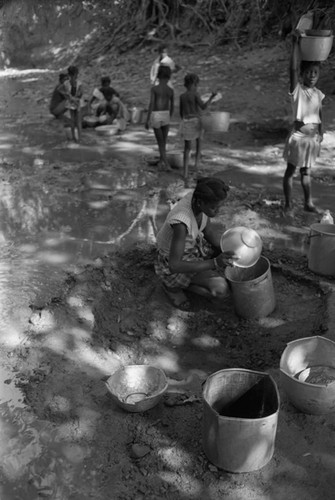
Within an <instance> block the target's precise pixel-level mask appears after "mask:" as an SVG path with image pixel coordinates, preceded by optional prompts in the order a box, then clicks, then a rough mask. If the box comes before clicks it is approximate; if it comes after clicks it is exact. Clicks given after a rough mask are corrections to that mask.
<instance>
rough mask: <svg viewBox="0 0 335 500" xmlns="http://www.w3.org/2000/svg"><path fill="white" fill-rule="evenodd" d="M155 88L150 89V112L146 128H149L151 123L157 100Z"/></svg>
mask: <svg viewBox="0 0 335 500" xmlns="http://www.w3.org/2000/svg"><path fill="white" fill-rule="evenodd" d="M154 88H155V87H152V89H151V91H150V103H149V109H148V114H147V121H146V122H145V128H146V129H147V130H148V129H149V124H150V116H151V113H152V110H153V107H154V102H155V92H154Z"/></svg>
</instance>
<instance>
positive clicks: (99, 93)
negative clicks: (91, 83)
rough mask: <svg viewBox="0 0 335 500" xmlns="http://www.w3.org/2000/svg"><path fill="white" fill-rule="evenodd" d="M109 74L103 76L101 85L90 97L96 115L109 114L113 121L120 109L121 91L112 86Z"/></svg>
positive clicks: (110, 119)
mask: <svg viewBox="0 0 335 500" xmlns="http://www.w3.org/2000/svg"><path fill="white" fill-rule="evenodd" d="M110 84H111V79H110V78H109V76H103V77H102V78H101V87H100V88H95V89H94V91H93V94H92V97H91V99H90V102H89V105H90V107H91V109H92V110H93V112H94V114H95V115H96V116H101V115H109V120H108V121H110V122H112V121H113V120H114V119H115V118H116V117H117V116H118V113H119V111H120V99H119V93H118V92H117V91H116V90H115V89H113V87H111V86H110Z"/></svg>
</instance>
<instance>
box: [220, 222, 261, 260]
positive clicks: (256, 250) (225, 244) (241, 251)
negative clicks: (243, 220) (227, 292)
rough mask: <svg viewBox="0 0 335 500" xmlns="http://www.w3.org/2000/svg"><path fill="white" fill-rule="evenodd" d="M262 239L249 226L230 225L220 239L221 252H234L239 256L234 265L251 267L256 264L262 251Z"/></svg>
mask: <svg viewBox="0 0 335 500" xmlns="http://www.w3.org/2000/svg"><path fill="white" fill-rule="evenodd" d="M262 246H263V244H262V240H261V237H260V236H259V234H258V233H257V232H256V231H255V230H254V229H251V228H248V227H244V226H238V227H232V228H231V229H228V230H227V231H225V232H224V233H223V235H222V236H221V240H220V247H221V251H222V252H228V251H231V252H234V253H235V255H237V256H238V257H239V258H238V260H237V261H235V263H234V265H235V266H236V267H251V266H253V265H255V264H256V262H257V261H258V259H259V258H260V255H261V252H262Z"/></svg>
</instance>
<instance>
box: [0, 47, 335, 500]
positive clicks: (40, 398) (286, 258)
mask: <svg viewBox="0 0 335 500" xmlns="http://www.w3.org/2000/svg"><path fill="white" fill-rule="evenodd" d="M153 56H154V54H150V53H146V52H143V51H142V52H139V53H134V54H132V55H130V56H129V58H128V60H127V61H126V62H125V61H123V60H121V59H120V60H118V61H117V60H116V58H115V57H113V56H110V57H109V58H108V57H106V58H105V59H103V58H102V59H100V60H99V61H92V62H91V67H89V68H87V70H86V71H85V72H84V80H85V83H86V84H87V86H89V87H90V88H91V87H92V86H93V82H96V79H97V78H98V76H99V75H101V74H103V73H104V72H107V73H110V74H111V76H112V81H113V85H114V86H115V87H116V88H120V90H121V89H122V92H123V94H124V98H125V100H126V101H127V102H128V104H129V105H131V104H133V105H137V106H144V107H145V106H146V105H147V101H148V92H149V84H148V74H149V68H150V62H151V60H152V57H153ZM173 56H174V57H175V59H176V60H178V62H179V63H180V64H181V65H182V67H183V70H182V71H181V73H180V74H178V75H177V82H176V86H175V88H176V94H177V95H178V93H180V92H181V91H182V74H184V72H186V71H188V70H193V71H196V72H198V73H199V74H200V77H201V90H202V91H203V93H206V92H208V91H210V90H211V89H215V90H218V91H221V92H222V93H223V99H222V101H219V102H218V103H217V104H216V105H215V106H213V109H222V110H225V111H229V112H231V114H232V122H231V127H230V130H229V132H228V133H227V134H225V135H224V136H222V135H221V136H211V137H207V138H206V139H205V144H204V151H203V153H204V159H203V166H202V168H203V172H204V173H205V174H207V175H211V174H215V175H219V176H221V177H222V178H224V179H226V180H227V181H228V182H229V183H230V185H231V187H232V189H231V192H230V197H229V200H228V202H227V207H226V211H225V215H224V216H222V217H221V218H218V220H216V221H215V222H216V223H217V225H218V231H222V230H223V228H224V227H231V226H233V225H238V224H246V225H249V226H250V227H253V228H255V229H256V230H257V231H259V233H260V234H261V236H262V238H263V242H264V252H263V254H264V256H266V257H267V258H269V260H270V261H271V263H272V264H273V267H272V278H271V279H272V281H273V285H274V290H275V297H276V309H275V311H274V312H273V313H271V314H270V315H269V316H268V317H266V318H262V319H259V320H244V319H241V318H239V317H238V316H237V315H236V314H235V312H234V303H233V300H232V298H231V297H230V298H228V299H227V300H225V301H223V302H220V301H215V300H213V301H208V300H206V299H203V298H201V297H197V296H194V295H190V299H191V304H192V305H191V308H190V310H189V311H181V310H178V309H176V308H174V307H173V306H172V305H171V304H170V303H169V301H168V299H167V297H166V296H165V294H164V292H163V290H162V289H161V286H160V284H159V282H158V281H157V278H156V277H155V274H154V269H153V262H154V258H155V247H154V244H152V243H150V242H149V243H148V242H141V241H140V242H139V243H138V244H136V245H133V246H131V247H130V248H127V249H125V248H122V246H111V251H110V252H108V254H105V255H101V258H98V259H96V261H95V262H94V263H93V264H91V265H89V266H87V267H86V268H83V269H81V270H80V271H78V273H76V274H72V275H69V277H68V279H67V281H66V283H64V287H63V292H62V293H61V294H57V295H56V296H55V297H54V298H53V299H52V300H50V301H48V303H46V304H37V305H35V306H36V307H35V308H34V310H33V312H32V314H31V316H30V318H29V322H28V323H27V328H26V330H25V331H24V332H22V343H21V345H20V347H17V348H15V350H14V351H11V352H9V351H8V353H7V354H8V356H9V354H10V357H9V358H7V363H10V365H11V368H12V369H13V371H14V372H15V376H14V377H13V383H15V384H16V385H17V386H19V387H21V389H22V392H23V394H24V398H25V399H24V401H25V404H26V405H27V411H25V412H24V413H22V414H20V419H22V421H23V422H24V423H25V424H26V427H25V428H26V429H27V430H26V431H25V430H23V432H22V435H21V438H22V439H23V440H24V439H27V440H29V437H31V434H29V433H31V427H29V425H30V426H31V425H32V424H31V422H38V425H37V424H36V423H35V424H33V425H34V426H35V428H38V429H39V435H38V438H35V439H36V440H37V443H38V447H39V450H38V451H37V452H36V456H37V457H38V458H37V459H36V457H35V458H34V460H31V461H30V460H29V457H27V461H26V467H25V470H24V471H23V472H22V475H21V480H22V481H21V480H20V482H16V484H15V485H14V483H15V474H14V473H13V470H14V472H15V465H13V464H11V467H9V466H8V465H7V466H6V464H5V465H4V466H3V467H2V472H1V477H2V480H3V484H4V485H5V486H4V489H3V492H4V493H3V494H4V496H3V498H20V499H35V498H39V497H49V498H55V499H60V500H64V499H71V500H76V499H78V500H79V499H80V500H82V499H83V498H85V499H86V498H94V499H96V500H100V499H101V500H105V499H113V500H114V499H115V500H123V499H125V500H128V499H129V500H132V499H138V500H139V499H159V498H166V499H171V500H175V499H176V500H178V499H184V500H186V499H189V500H191V499H197V500H204V499H209V500H217V499H219V498H225V499H227V500H253V499H255V500H256V499H257V500H268V499H271V500H281V499H283V498H285V499H287V500H291V499H292V500H293V499H297V498H298V499H299V498H301V499H302V498H303V499H306V500H317V499H319V498H324V499H329V500H330V499H331V498H333V492H334V487H335V479H334V474H333V471H334V458H333V456H334V440H333V439H332V436H333V435H334V431H335V417H334V414H330V415H322V416H312V415H306V414H303V413H300V412H298V411H297V410H296V409H295V408H294V407H293V406H292V405H291V404H290V403H289V402H288V401H287V399H286V396H285V394H283V392H282V390H281V386H280V380H279V361H280V356H281V354H282V352H283V350H284V348H285V346H286V344H287V343H288V342H290V341H292V340H294V339H297V338H301V337H308V336H311V335H327V334H328V333H329V332H328V328H329V327H328V324H327V322H326V317H327V316H326V307H327V299H328V295H329V288H327V287H325V285H324V283H323V285H322V283H320V280H319V279H318V277H316V276H315V275H313V273H311V272H310V271H309V270H308V266H307V257H306V248H307V247H306V241H305V239H304V237H305V236H306V235H307V234H308V228H309V226H310V224H312V223H313V222H317V221H318V218H317V217H316V216H315V215H310V214H305V213H303V211H302V201H301V193H300V190H299V185H298V184H297V187H296V194H297V197H296V200H297V201H296V211H295V216H294V218H292V219H287V218H285V217H284V216H283V214H282V212H281V210H280V206H279V205H278V202H280V200H281V178H282V174H283V171H284V168H285V165H284V164H283V161H282V159H281V153H282V148H283V144H284V141H285V137H286V134H287V130H288V125H289V103H288V100H287V99H286V93H287V71H286V70H287V47H286V46H285V44H284V43H283V44H281V45H280V44H278V45H276V46H264V47H261V48H257V49H254V50H250V51H249V50H248V51H244V52H237V51H236V49H234V50H233V49H230V48H227V49H226V48H223V49H222V51H221V52H220V53H216V54H208V53H207V52H206V49H203V50H202V51H199V52H198V53H193V52H189V53H178V54H173ZM331 71H332V61H330V62H327V63H325V76H324V77H323V80H321V83H320V87H321V88H322V89H323V90H325V91H326V93H328V94H330V97H329V98H328V109H327V111H326V118H328V123H329V125H328V132H327V134H326V137H325V146H324V152H323V156H322V157H321V159H320V162H319V165H318V168H317V169H316V172H315V180H314V183H315V196H316V198H317V200H318V201H320V204H321V206H322V207H323V208H324V209H325V208H330V209H333V210H334V209H335V207H334V202H333V200H332V198H331V191H332V185H333V182H334V178H333V174H332V171H331V170H330V166H331V165H332V161H333V156H332V155H333V148H334V141H333V130H332V121H331V120H332V111H333V109H334V101H333V98H332V97H331V92H332V90H333V89H332V87H333V80H332V74H331ZM46 83H47V85H49V87H50V90H51V88H52V87H53V81H52V80H51V78H50V79H48V80H47V81H46ZM34 88H35V87H29V86H27V90H26V97H27V98H29V96H31V92H33V91H34ZM45 102H47V98H45ZM27 120H28V121H29V117H28V118H27ZM43 120H44V119H43ZM40 126H42V127H46V121H44V122H43V123H42V124H41V125H40ZM47 126H48V127H53V128H51V130H52V133H55V134H56V137H57V138H58V140H59V141H64V140H65V137H64V136H63V131H62V130H59V129H56V126H55V124H54V123H53V122H51V124H50V123H49V122H47ZM177 129H178V115H177V113H176V116H175V123H174V124H173V126H172V130H171V141H170V143H171V144H172V145H174V146H175V147H179V143H178V136H177ZM99 140H100V139H99V138H98V137H97V136H95V135H94V132H93V131H89V130H86V131H85V132H84V139H83V141H84V142H85V141H86V143H85V144H87V145H88V146H90V145H92V147H93V146H95V145H96V144H97V141H99ZM122 141H123V143H124V144H130V143H131V144H133V145H134V146H136V147H137V148H138V149H137V150H136V151H135V155H134V153H133V152H132V151H131V150H130V149H129V152H127V151H126V152H125V153H120V151H119V150H118V154H119V155H120V154H121V158H124V162H125V164H127V165H128V167H127V168H129V162H130V163H131V164H132V165H133V166H132V168H133V169H134V170H140V171H144V172H146V173H148V172H149V173H150V175H149V179H150V183H151V184H150V185H151V187H152V194H153V196H156V197H158V198H160V199H161V203H160V206H161V205H162V197H165V200H166V201H168V200H170V201H175V200H176V199H178V197H179V196H181V195H182V194H183V193H184V192H185V187H184V185H183V181H182V179H181V175H180V173H179V172H178V171H176V172H175V173H173V174H164V175H158V174H157V173H156V172H155V170H154V168H153V167H152V166H150V165H148V163H147V158H148V157H152V156H153V155H155V152H154V151H155V150H154V147H155V143H154V139H153V135H152V134H151V133H150V134H144V132H143V126H141V127H134V126H133V127H129V128H128V130H127V131H126V132H125V134H123V136H122V137H120V139H118V141H117V144H118V145H120V144H122ZM145 148H146V149H145ZM116 149H117V147H116ZM125 149H126V148H125ZM111 162H113V160H111ZM78 164H80V158H79V159H78ZM106 165H107V160H106ZM45 168H46V170H45V172H44V174H43V175H41V178H40V181H39V182H45V183H46V184H47V183H48V182H49V183H50V187H53V188H57V185H58V182H59V185H58V187H61V188H62V186H63V185H64V177H63V179H62V182H61V174H62V172H63V169H62V168H63V167H62V166H60V169H58V172H59V177H58V178H57V175H52V176H51V177H50V176H49V175H48V174H49V173H50V172H53V170H52V169H53V164H52V162H50V163H49V165H46V167H45ZM88 169H89V165H87V170H88ZM4 175H14V174H13V173H12V174H8V173H7V174H5V173H4ZM78 176H80V179H82V176H83V172H82V171H80V169H79V170H75V171H71V172H67V182H68V183H69V184H70V183H71V184H72V185H73V183H75V182H80V181H79V177H78ZM37 182H38V181H37ZM157 206H158V205H157ZM168 208H169V205H168V203H167V202H166V203H165V213H166V212H167V210H168ZM165 213H164V211H163V212H160V213H158V212H157V213H155V226H159V224H160V223H161V221H162V220H163V218H164V215H165ZM149 219H150V218H149ZM149 219H148V220H149ZM150 220H151V219H150ZM323 281H324V282H326V283H328V284H330V285H331V284H332V282H333V281H332V279H327V280H326V279H325V280H323ZM142 363H143V364H152V365H155V366H159V367H161V368H162V369H163V370H164V371H165V373H166V375H167V376H168V379H169V388H168V391H167V393H166V394H165V396H164V398H163V399H162V401H161V402H160V403H159V404H158V405H157V406H156V407H155V408H153V409H151V410H149V411H148V412H145V413H127V412H125V411H123V410H122V409H120V408H119V407H118V406H117V405H116V404H115V403H114V402H113V401H112V399H111V397H110V394H109V392H108V390H107V389H106V386H105V384H104V381H105V380H106V379H107V378H108V376H109V375H110V374H111V373H113V372H114V371H115V370H116V369H117V368H119V367H120V366H124V365H127V364H142ZM224 368H243V369H250V370H258V371H265V372H268V373H270V374H271V375H272V376H273V378H274V379H275V381H276V382H277V383H278V387H279V391H280V396H281V403H280V412H279V419H278V431H277V437H276V445H275V453H274V456H273V458H272V460H271V461H270V462H269V463H268V464H267V465H266V466H265V467H264V468H263V469H261V470H259V471H253V472H250V473H245V474H232V473H228V472H226V471H223V470H220V469H218V468H217V467H215V466H214V465H213V464H211V463H210V462H209V461H208V460H207V458H206V456H205V454H204V452H203V447H202V421H203V407H202V398H201V395H202V383H203V382H204V380H205V379H206V378H207V376H208V375H209V374H211V373H213V372H215V371H217V370H220V369H224ZM25 428H24V429H25ZM22 449H23V450H24V446H22ZM11 473H12V476H11ZM11 477H12V478H13V479H12V481H11V480H10V478H11ZM6 495H7V496H6Z"/></svg>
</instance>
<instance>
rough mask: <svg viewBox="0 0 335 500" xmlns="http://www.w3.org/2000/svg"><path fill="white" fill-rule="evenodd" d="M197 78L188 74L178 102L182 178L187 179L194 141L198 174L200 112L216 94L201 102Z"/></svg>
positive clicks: (192, 74) (200, 130)
mask: <svg viewBox="0 0 335 500" xmlns="http://www.w3.org/2000/svg"><path fill="white" fill-rule="evenodd" d="M199 81H200V80H199V77H198V75H196V74H194V73H188V74H187V75H186V76H185V79H184V86H185V87H186V92H184V93H183V94H181V96H180V102H179V112H180V117H181V119H182V122H181V126H180V134H181V136H182V138H183V139H184V178H185V180H187V178H188V166H189V161H190V153H191V145H192V142H191V141H194V140H195V141H196V153H195V165H194V167H195V173H196V174H197V172H198V166H199V162H200V157H201V136H202V128H201V122H200V114H201V111H202V110H204V109H206V108H207V106H208V105H209V104H210V103H211V102H212V100H213V98H214V97H215V95H216V93H214V92H213V93H212V95H211V96H210V98H209V99H208V101H206V102H203V101H202V99H201V97H200V95H199V94H198V90H197V89H198V85H199Z"/></svg>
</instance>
